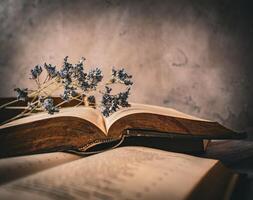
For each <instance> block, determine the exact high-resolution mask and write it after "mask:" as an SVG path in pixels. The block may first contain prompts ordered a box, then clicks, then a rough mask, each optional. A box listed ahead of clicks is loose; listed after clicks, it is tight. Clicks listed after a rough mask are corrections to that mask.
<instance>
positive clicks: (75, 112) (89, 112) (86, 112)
mask: <svg viewBox="0 0 253 200" xmlns="http://www.w3.org/2000/svg"><path fill="white" fill-rule="evenodd" d="M56 117H77V118H81V119H85V120H87V121H89V122H91V123H93V124H94V125H95V126H97V127H98V128H99V129H101V130H102V131H103V132H104V133H106V129H105V125H104V118H103V116H102V115H101V113H100V111H99V110H96V109H93V108H90V107H84V106H79V107H71V108H61V109H60V112H59V113H55V114H53V115H50V114H48V113H46V112H43V113H37V114H34V115H31V116H28V117H24V118H21V119H18V120H15V121H12V122H9V123H7V124H4V125H2V126H0V129H2V128H7V127H10V126H17V125H20V124H26V123H30V122H34V121H38V120H44V119H51V118H56Z"/></svg>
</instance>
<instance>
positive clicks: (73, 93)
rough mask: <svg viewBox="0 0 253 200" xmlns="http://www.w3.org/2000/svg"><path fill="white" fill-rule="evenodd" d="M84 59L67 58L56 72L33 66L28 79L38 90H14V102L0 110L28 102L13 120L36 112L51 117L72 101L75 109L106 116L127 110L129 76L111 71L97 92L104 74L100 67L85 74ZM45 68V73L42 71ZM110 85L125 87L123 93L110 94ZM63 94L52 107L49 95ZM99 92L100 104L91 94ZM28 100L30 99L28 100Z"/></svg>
mask: <svg viewBox="0 0 253 200" xmlns="http://www.w3.org/2000/svg"><path fill="white" fill-rule="evenodd" d="M85 60H86V59H85V58H83V57H82V58H81V59H80V61H79V62H78V63H77V64H71V63H69V62H68V56H66V57H65V58H64V62H63V65H62V67H61V68H60V69H59V70H57V67H56V66H54V65H52V64H47V63H44V66H43V67H42V66H40V65H36V66H35V67H34V68H33V69H31V71H30V79H31V80H34V81H35V82H36V84H37V89H35V90H28V88H24V89H22V88H15V89H14V91H15V92H16V93H17V100H15V101H13V102H8V103H6V104H4V105H1V106H0V109H2V108H5V107H6V106H9V105H11V104H12V103H15V102H17V101H25V102H27V107H26V109H25V110H24V111H23V112H22V113H21V114H19V115H17V116H15V117H14V118H12V119H10V120H9V121H11V120H14V119H16V118H19V117H23V116H27V115H29V114H31V113H33V112H35V111H36V112H37V111H38V110H41V111H43V110H44V111H46V112H48V113H49V114H54V113H56V112H59V111H60V106H61V105H62V104H65V103H68V102H70V101H72V100H77V104H76V105H75V106H80V105H85V106H91V107H93V108H99V109H100V110H101V112H102V114H103V115H104V116H105V117H108V116H109V115H110V114H112V113H114V112H115V111H117V110H118V109H119V108H121V107H128V106H130V104H129V103H128V97H129V95H130V89H131V85H132V84H133V82H132V75H129V74H127V72H126V71H125V69H124V68H122V69H120V70H116V69H114V68H112V73H111V78H110V80H109V81H107V82H106V84H105V85H104V89H103V91H101V90H99V89H98V87H99V86H101V85H100V83H101V82H102V80H103V78H104V75H103V73H102V71H101V69H100V68H99V67H97V68H95V69H91V70H90V71H88V72H85V70H84V61H85ZM43 69H45V70H43ZM43 72H46V78H45V79H44V81H40V79H41V78H40V77H41V75H42V74H43ZM112 84H122V85H125V86H126V90H125V91H123V92H119V93H118V94H112V87H111V85H112ZM59 90H60V91H62V92H61V94H60V97H61V99H62V100H63V101H62V102H61V103H59V104H57V105H54V100H53V98H52V96H53V95H54V93H56V92H57V91H59ZM96 91H98V92H99V93H100V94H102V99H101V101H97V100H96V97H95V95H93V94H90V93H94V92H96ZM29 99H32V100H31V101H29Z"/></svg>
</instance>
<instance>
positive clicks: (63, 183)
mask: <svg viewBox="0 0 253 200" xmlns="http://www.w3.org/2000/svg"><path fill="white" fill-rule="evenodd" d="M217 162H218V161H217V160H211V159H203V158H198V157H193V156H188V155H184V154H179V153H172V152H166V151H161V150H155V149H149V148H145V147H123V148H118V149H114V150H110V151H107V152H104V153H101V154H97V155H94V156H89V157H86V158H83V159H79V160H76V161H73V162H70V163H67V164H63V165H60V166H59V167H55V168H52V169H49V170H46V171H42V172H39V173H37V174H34V175H31V176H28V177H26V178H23V179H20V180H17V181H14V182H11V183H9V184H6V185H3V186H2V187H1V188H0V199H16V198H17V196H18V199H20V200H23V199H37V200H42V199H43V200H51V199H52V200H53V199H131V200H135V199H143V200H149V199H150V200H154V199H166V200H167V199H170V200H183V199H186V198H187V197H188V196H189V194H190V193H191V192H192V190H193V189H194V188H195V187H196V185H197V184H198V183H199V181H200V180H201V179H202V178H203V177H204V176H205V175H206V174H207V173H208V171H209V170H210V169H211V168H212V167H213V166H214V165H215V164H216V163H217Z"/></svg>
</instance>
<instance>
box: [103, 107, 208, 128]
mask: <svg viewBox="0 0 253 200" xmlns="http://www.w3.org/2000/svg"><path fill="white" fill-rule="evenodd" d="M136 113H152V114H158V115H165V116H171V117H178V118H185V119H191V120H199V121H209V120H206V119H201V118H198V117H194V116H191V115H187V114H185V113H182V112H180V111H177V110H175V109H172V108H166V107H160V106H153V105H147V104H137V103H131V107H127V108H122V109H120V110H119V111H117V112H115V113H113V114H112V115H111V116H110V117H108V118H106V120H105V124H106V129H107V130H109V128H110V126H111V125H112V124H113V123H114V122H116V121H117V120H118V119H120V118H122V117H125V116H127V115H131V114H136Z"/></svg>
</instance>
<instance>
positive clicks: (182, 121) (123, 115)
mask: <svg viewBox="0 0 253 200" xmlns="http://www.w3.org/2000/svg"><path fill="white" fill-rule="evenodd" d="M244 136H245V135H242V134H239V133H236V132H233V131H232V130H229V129H227V128H225V127H224V126H222V125H220V124H219V123H217V122H212V121H208V120H204V119H200V118H197V117H193V116H190V115H187V114H184V113H182V112H179V111H176V110H174V109H170V108H163V107H158V106H150V105H144V104H134V103H133V104H131V107H128V108H123V109H120V110H119V111H117V112H115V113H113V114H112V115H111V116H110V117H108V118H104V117H103V116H102V114H101V113H100V112H99V111H98V110H96V109H93V108H90V107H84V106H82V107H70V108H62V109H61V111H60V112H59V113H57V114H54V115H49V114H47V113H39V114H34V115H32V116H28V117H24V118H21V119H18V120H15V121H12V122H10V123H7V124H4V125H2V126H0V156H1V157H5V156H12V155H21V154H28V153H38V152H49V151H65V150H74V151H76V152H77V151H79V152H84V151H90V150H94V149H95V150H98V149H101V148H102V149H103V148H104V146H106V145H108V146H110V145H112V146H114V145H115V143H116V145H117V144H118V143H119V142H122V141H125V142H126V143H133V144H134V145H138V144H141V143H143V142H144V143H146V144H147V146H148V144H150V145H151V146H152V145H155V143H157V144H158V146H161V144H163V146H165V147H166V148H169V150H172V151H179V152H194V151H203V150H204V147H205V145H204V144H205V142H204V141H203V140H204V139H231V138H241V137H244ZM157 138H158V139H159V138H160V139H161V138H162V141H161V140H159V141H157ZM166 139H167V140H166ZM138 141H139V142H138ZM147 141H149V142H147ZM106 147H107V146H106ZM152 147H154V146H152Z"/></svg>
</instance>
